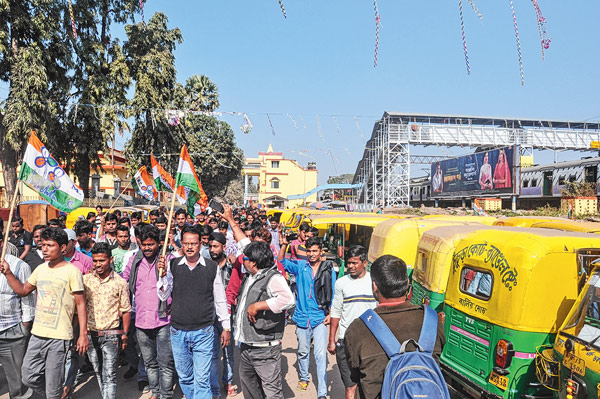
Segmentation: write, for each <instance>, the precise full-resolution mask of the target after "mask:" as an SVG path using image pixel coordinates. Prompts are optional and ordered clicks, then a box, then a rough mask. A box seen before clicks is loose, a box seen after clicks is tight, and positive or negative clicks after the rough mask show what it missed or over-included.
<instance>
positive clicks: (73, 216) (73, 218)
mask: <svg viewBox="0 0 600 399" xmlns="http://www.w3.org/2000/svg"><path fill="white" fill-rule="evenodd" d="M90 212H94V213H96V208H90V207H86V206H80V207H79V208H77V209H74V210H73V212H71V213H69V214H68V215H67V220H66V221H65V226H66V227H67V228H68V229H72V228H73V226H75V222H77V220H79V217H80V216H82V217H83V218H84V219H85V218H86V217H87V214H88V213H90Z"/></svg>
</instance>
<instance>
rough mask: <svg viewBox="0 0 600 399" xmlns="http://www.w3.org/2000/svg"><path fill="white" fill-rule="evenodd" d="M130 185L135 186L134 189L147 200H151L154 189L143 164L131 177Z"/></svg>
mask: <svg viewBox="0 0 600 399" xmlns="http://www.w3.org/2000/svg"><path fill="white" fill-rule="evenodd" d="M131 185H132V186H133V187H134V188H135V191H136V192H137V193H138V194H139V195H141V196H142V197H144V198H145V199H147V200H148V201H152V199H153V198H154V195H155V191H154V182H153V181H152V179H151V178H150V176H149V175H148V171H147V170H146V167H145V166H142V167H141V168H140V170H138V171H137V172H136V174H135V175H134V176H133V179H131Z"/></svg>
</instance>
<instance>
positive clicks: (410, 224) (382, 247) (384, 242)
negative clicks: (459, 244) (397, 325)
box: [369, 218, 483, 278]
mask: <svg viewBox="0 0 600 399" xmlns="http://www.w3.org/2000/svg"><path fill="white" fill-rule="evenodd" d="M468 224H469V223H466V222H460V221H454V220H448V219H444V218H428V219H422V218H407V219H389V220H386V221H384V222H381V223H379V224H378V225H377V226H376V227H375V228H374V229H373V235H372V236H371V243H370V245H369V262H371V263H372V262H374V261H375V259H377V258H379V257H380V256H382V255H395V256H397V257H399V258H400V259H402V260H403V261H404V262H406V266H407V271H408V276H409V278H411V277H412V272H413V266H414V262H415V259H416V257H417V247H418V245H419V240H420V239H421V236H422V235H423V233H425V232H426V231H428V230H431V229H434V228H436V227H441V226H466V225H468ZM476 225H479V226H483V225H481V224H476Z"/></svg>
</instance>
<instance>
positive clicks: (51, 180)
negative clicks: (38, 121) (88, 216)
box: [19, 133, 83, 213]
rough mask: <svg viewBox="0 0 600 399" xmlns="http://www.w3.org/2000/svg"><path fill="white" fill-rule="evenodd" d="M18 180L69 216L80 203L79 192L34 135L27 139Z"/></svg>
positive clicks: (81, 195) (81, 201)
mask: <svg viewBox="0 0 600 399" xmlns="http://www.w3.org/2000/svg"><path fill="white" fill-rule="evenodd" d="M19 180H21V181H22V182H23V183H25V184H27V185H28V186H29V187H31V188H32V189H33V190H35V191H36V192H37V193H38V194H39V195H40V196H42V197H43V198H44V199H45V200H46V201H48V203H49V204H50V205H52V206H53V207H55V208H56V209H58V210H59V211H62V212H66V213H69V212H72V211H73V210H74V209H76V208H79V207H80V206H81V204H82V203H83V191H81V189H80V188H79V187H77V186H76V185H75V183H73V180H71V178H70V177H69V175H67V174H66V173H65V171H64V169H63V168H61V167H60V165H59V163H58V162H56V160H55V159H54V158H53V157H52V155H50V152H49V151H48V149H47V148H46V146H44V144H42V142H41V141H40V139H39V138H38V137H37V136H36V134H35V133H31V136H29V142H28V143H27V149H26V150H25V156H24V157H23V163H22V164H21V172H20V173H19Z"/></svg>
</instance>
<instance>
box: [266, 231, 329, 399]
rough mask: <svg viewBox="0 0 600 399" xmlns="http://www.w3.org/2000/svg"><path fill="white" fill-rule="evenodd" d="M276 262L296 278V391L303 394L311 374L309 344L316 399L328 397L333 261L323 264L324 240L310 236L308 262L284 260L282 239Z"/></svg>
mask: <svg viewBox="0 0 600 399" xmlns="http://www.w3.org/2000/svg"><path fill="white" fill-rule="evenodd" d="M280 244H281V250H280V251H279V256H278V260H279V261H280V262H281V263H282V264H283V267H284V268H285V270H286V271H287V272H288V273H290V274H292V275H294V276H295V277H296V289H297V292H298V297H297V300H296V310H295V312H294V316H293V318H292V319H293V321H294V323H296V336H297V337H298V374H299V378H300V381H299V382H298V386H297V388H296V389H298V391H306V389H307V388H308V382H309V380H310V375H309V373H308V366H309V362H310V359H309V356H310V342H311V339H312V340H313V342H314V355H315V361H316V363H317V393H318V397H319V399H321V398H326V397H327V325H328V324H329V309H330V307H331V301H332V299H333V287H334V285H335V278H336V272H335V270H334V269H333V267H332V266H333V262H331V261H322V260H321V256H322V254H323V241H322V240H321V239H320V238H319V237H312V238H310V239H308V240H307V241H306V244H305V246H306V255H307V260H304V259H298V260H291V259H284V258H285V252H286V249H287V245H288V242H287V239H286V238H285V237H282V238H281V241H280Z"/></svg>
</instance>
